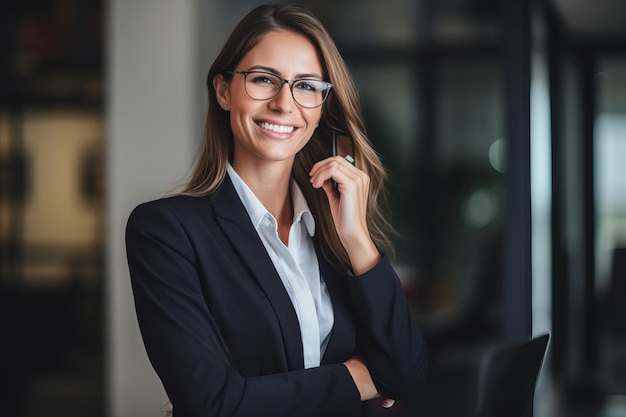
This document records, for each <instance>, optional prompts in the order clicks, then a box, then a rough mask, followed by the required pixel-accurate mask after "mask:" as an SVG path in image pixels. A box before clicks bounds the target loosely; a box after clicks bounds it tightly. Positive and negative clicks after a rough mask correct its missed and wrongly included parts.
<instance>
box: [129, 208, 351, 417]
mask: <svg viewBox="0 0 626 417" xmlns="http://www.w3.org/2000/svg"><path fill="white" fill-rule="evenodd" d="M179 217H180V214H174V213H173V210H169V209H167V206H163V205H158V204H157V205H154V204H150V203H148V204H144V205H141V206H139V207H138V208H136V209H135V210H134V211H133V213H132V214H131V216H130V218H129V221H128V224H127V228H126V249H127V256H128V264H129V269H130V276H131V283H132V289H133V294H134V299H135V308H136V313H137V318H138V321H139V326H140V330H141V334H142V338H143V341H144V345H145V348H146V351H147V353H148V356H149V359H150V362H151V364H152V366H153V367H154V369H155V371H156V372H157V374H158V376H159V378H160V379H161V381H162V383H163V385H164V388H165V390H166V392H167V394H168V397H169V399H170V401H171V402H172V405H173V408H174V415H175V416H176V417H201V416H202V417H207V416H216V417H220V416H232V417H237V416H250V415H254V416H259V417H263V416H272V417H279V416H350V415H360V412H361V411H360V410H361V402H360V396H359V392H358V390H357V388H356V386H355V384H354V382H353V380H352V378H351V376H350V374H349V372H348V370H347V368H346V367H345V366H344V365H343V364H333V365H325V366H321V367H319V368H313V369H307V370H296V371H292V372H285V373H281V374H274V375H264V376H254V377H246V376H243V375H242V374H241V373H240V372H239V371H238V369H237V367H236V366H235V365H234V364H233V363H232V361H231V359H230V357H229V352H228V348H227V347H226V346H225V344H224V343H223V340H222V337H221V336H220V332H219V330H218V326H217V324H216V322H215V321H214V318H213V317H212V316H211V312H210V310H209V308H208V306H207V304H206V302H205V299H204V297H203V293H202V286H201V285H200V281H199V278H198V275H197V273H196V269H195V261H194V256H195V255H194V250H193V247H192V243H191V241H190V239H189V238H188V237H187V235H186V232H185V228H184V227H183V226H182V225H181V223H180V220H179ZM250 348H251V349H254V346H250Z"/></svg>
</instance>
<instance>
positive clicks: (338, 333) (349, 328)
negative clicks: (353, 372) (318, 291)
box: [315, 239, 356, 365]
mask: <svg viewBox="0 0 626 417" xmlns="http://www.w3.org/2000/svg"><path fill="white" fill-rule="evenodd" d="M315 250H316V251H317V259H318V262H319V265H320V273H321V274H322V277H323V278H324V282H325V283H326V288H328V293H329V295H330V299H331V301H332V303H333V314H334V323H333V328H332V330H331V333H330V339H329V341H328V345H327V346H326V352H324V356H323V357H322V360H321V363H322V365H325V364H332V363H339V362H343V361H345V360H346V359H348V358H349V356H350V355H352V354H353V353H354V350H355V349H356V344H355V340H356V339H355V333H354V325H353V324H352V316H353V315H352V312H351V311H350V308H351V307H350V304H349V302H348V301H349V298H350V294H349V292H348V288H347V283H346V282H345V280H346V279H349V278H348V277H346V276H342V275H341V274H340V273H338V272H337V271H336V270H335V269H334V268H333V267H332V266H331V265H330V264H329V263H328V262H327V261H326V258H324V255H323V254H322V251H321V249H320V247H319V242H318V240H317V239H315Z"/></svg>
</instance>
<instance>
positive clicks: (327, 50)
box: [181, 4, 391, 267]
mask: <svg viewBox="0 0 626 417" xmlns="http://www.w3.org/2000/svg"><path fill="white" fill-rule="evenodd" d="M278 30H284V31H290V32H294V33H298V34H301V35H304V36H306V37H307V38H308V39H309V40H310V41H311V42H312V43H313V45H314V46H315V47H316V49H317V51H318V54H319V57H320V59H321V61H322V62H321V63H322V68H323V69H324V74H323V76H324V77H325V79H326V80H328V81H329V82H330V83H332V84H333V86H334V87H333V90H332V91H331V94H330V96H329V97H328V99H327V100H326V102H325V103H324V107H323V110H322V120H321V121H320V125H319V127H318V128H317V129H316V130H315V132H314V133H313V136H312V137H311V139H310V140H309V142H308V143H307V145H305V146H304V148H302V150H301V151H300V152H298V154H297V155H296V158H295V162H294V166H293V172H292V175H293V177H294V178H295V180H296V181H297V183H298V185H299V186H300V188H301V189H302V192H303V193H304V195H305V197H306V199H307V202H308V203H309V206H310V208H311V211H312V213H313V217H314V218H315V222H316V225H317V230H318V233H319V237H320V239H319V242H320V245H321V248H322V253H323V254H324V256H325V257H326V259H327V260H328V261H329V262H330V263H331V264H333V265H335V266H337V267H339V266H340V265H341V264H344V265H349V264H350V260H349V258H348V255H347V253H346V251H345V249H344V248H343V245H342V244H341V241H340V240H339V236H338V235H337V231H336V229H335V226H334V222H333V219H332V216H331V213H330V208H329V205H328V199H327V197H326V194H325V193H324V191H323V190H321V189H314V188H313V187H311V185H310V182H309V175H308V173H309V171H310V170H311V167H312V166H313V164H314V163H315V162H317V161H319V160H321V159H324V158H326V157H328V156H329V151H330V135H331V132H332V129H335V130H337V131H340V132H343V134H345V135H346V136H348V137H350V138H351V139H352V153H353V156H354V159H355V161H356V162H355V164H356V166H357V167H358V168H359V169H361V170H363V171H364V172H365V173H367V174H368V175H369V177H370V190H369V197H368V203H367V222H368V228H369V231H370V233H371V236H372V240H373V241H374V243H375V244H376V245H377V246H378V248H379V249H380V250H390V249H391V246H390V245H389V240H388V237H387V233H388V232H389V231H390V230H391V228H390V225H389V222H388V221H387V220H386V219H385V217H384V216H383V213H382V210H381V203H383V201H384V190H385V189H384V183H385V180H386V176H387V175H386V172H385V169H384V168H383V166H382V163H381V161H380V158H379V156H378V154H377V153H376V151H375V150H374V149H373V148H372V146H371V144H370V142H369V140H368V138H367V135H366V131H365V123H364V121H363V116H362V112H361V105H360V102H359V97H358V93H357V89H356V86H355V85H354V81H353V80H352V77H351V75H350V72H349V71H348V68H347V66H346V64H345V63H344V61H343V59H342V57H341V55H340V53H339V51H338V50H337V47H336V45H335V43H334V42H333V40H332V39H331V37H330V35H329V34H328V32H327V31H326V29H325V28H324V26H323V25H322V24H321V23H320V22H319V20H317V18H315V17H314V16H313V15H312V14H311V13H309V12H308V11H306V10H305V9H303V8H301V7H299V6H293V5H282V4H273V5H264V6H259V7H257V8H256V9H254V10H252V11H251V12H250V13H249V14H248V15H247V16H245V17H244V18H243V19H242V20H241V21H240V22H239V24H238V25H237V26H236V27H235V29H234V30H233V32H232V34H231V35H230V37H229V38H228V40H227V41H226V43H225V45H224V47H223V48H222V50H221V52H220V53H219V55H218V56H217V58H216V59H215V61H214V62H213V65H212V66H211V69H210V70H209V74H208V76H207V80H206V84H207V89H208V93H209V100H208V112H207V117H206V125H205V131H204V141H203V144H202V148H201V150H200V153H199V155H198V158H197V161H196V165H195V168H194V170H193V172H192V175H191V177H190V179H189V181H188V182H187V184H186V185H185V186H184V187H183V189H182V191H181V194H185V195H193V196H201V195H206V194H209V193H211V192H213V191H214V190H215V189H216V188H218V187H219V186H220V185H221V184H222V182H223V180H224V177H225V176H226V167H227V165H228V161H229V160H231V157H232V155H231V152H232V130H231V126H230V121H229V114H228V112H226V111H225V110H223V109H222V108H221V107H220V106H219V105H218V102H217V99H216V92H215V88H214V87H213V79H214V77H215V76H216V75H218V74H222V75H223V76H224V77H225V78H226V79H228V74H226V73H227V72H228V71H232V70H234V69H235V68H236V66H237V65H238V64H239V62H240V61H241V60H242V59H243V58H244V56H245V55H246V54H247V53H248V51H250V50H251V49H252V48H254V46H255V45H256V44H257V43H258V42H259V41H260V40H261V39H262V38H263V36H264V35H265V34H267V33H269V32H273V31H278Z"/></svg>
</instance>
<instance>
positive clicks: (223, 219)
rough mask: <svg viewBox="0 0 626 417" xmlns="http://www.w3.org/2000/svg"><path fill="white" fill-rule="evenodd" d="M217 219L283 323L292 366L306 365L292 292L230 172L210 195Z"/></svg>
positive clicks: (286, 348) (289, 363) (290, 368)
mask: <svg viewBox="0 0 626 417" xmlns="http://www.w3.org/2000/svg"><path fill="white" fill-rule="evenodd" d="M210 198H211V202H212V205H213V208H214V211H215V217H216V221H217V223H218V224H219V225H220V227H221V228H222V230H223V232H224V236H225V237H226V238H227V239H228V240H230V241H231V242H232V244H233V247H234V248H235V250H236V251H237V252H238V256H239V259H241V260H242V262H243V263H244V264H246V265H247V267H248V270H249V271H250V272H251V274H252V275H253V276H254V277H255V278H256V280H257V282H258V283H259V286H260V287H261V289H262V290H263V292H264V293H265V296H266V297H267V298H268V299H269V301H270V303H271V304H272V306H273V308H274V311H275V313H276V318H277V320H278V322H279V324H280V327H281V330H282V335H283V345H284V346H285V352H286V356H287V358H286V360H287V366H288V369H289V370H295V369H302V368H303V367H304V354H303V352H302V339H301V335H300V324H299V323H298V317H297V316H296V312H295V310H294V308H293V305H292V303H291V300H290V299H289V295H288V294H287V291H286V290H285V287H284V286H283V283H282V281H281V279H280V276H279V275H278V272H277V271H276V268H275V267H274V264H273V263H272V260H271V258H270V257H269V255H268V254H267V251H266V250H265V247H264V246H263V243H262V242H261V239H260V238H259V235H258V234H257V232H256V230H255V229H254V226H253V225H252V222H251V221H250V217H249V216H248V212H247V211H246V209H245V207H244V206H243V203H242V202H241V200H240V199H239V196H238V195H237V192H236V191H235V188H234V187H233V185H232V182H231V181H230V178H229V177H228V175H227V176H226V178H225V179H224V183H223V184H222V186H221V187H220V188H219V189H218V190H216V191H215V193H214V194H212V195H211V196H210Z"/></svg>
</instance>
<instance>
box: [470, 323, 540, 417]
mask: <svg viewBox="0 0 626 417" xmlns="http://www.w3.org/2000/svg"><path fill="white" fill-rule="evenodd" d="M549 340H550V334H549V333H546V334H543V335H541V336H537V337H535V338H533V339H530V340H527V341H524V342H520V343H516V344H514V345H509V346H505V347H500V348H497V349H495V350H493V351H490V352H488V353H486V354H485V355H484V356H483V357H482V359H481V363H480V370H479V379H478V390H479V392H478V416H479V417H523V416H525V415H526V412H527V411H528V410H529V407H530V406H531V404H532V399H533V396H534V393H535V386H536V384H537V378H538V376H539V372H540V370H541V365H542V363H543V359H544V357H545V354H546V351H547V348H548V342H549Z"/></svg>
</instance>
